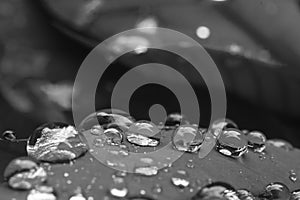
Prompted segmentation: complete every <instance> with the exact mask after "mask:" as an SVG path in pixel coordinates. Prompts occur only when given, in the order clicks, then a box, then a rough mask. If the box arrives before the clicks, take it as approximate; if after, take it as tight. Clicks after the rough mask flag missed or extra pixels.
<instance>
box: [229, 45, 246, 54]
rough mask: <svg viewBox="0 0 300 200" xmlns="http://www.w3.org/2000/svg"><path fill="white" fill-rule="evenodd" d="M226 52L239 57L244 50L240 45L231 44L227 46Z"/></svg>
mask: <svg viewBox="0 0 300 200" xmlns="http://www.w3.org/2000/svg"><path fill="white" fill-rule="evenodd" d="M228 51H229V52H230V53H231V54H232V55H240V54H242V52H243V51H244V48H243V47H242V46H241V45H238V44H231V45H229V46H228Z"/></svg>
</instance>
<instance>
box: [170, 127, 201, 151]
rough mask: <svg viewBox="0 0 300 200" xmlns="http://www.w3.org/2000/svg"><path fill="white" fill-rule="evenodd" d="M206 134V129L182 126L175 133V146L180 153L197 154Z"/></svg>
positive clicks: (173, 139)
mask: <svg viewBox="0 0 300 200" xmlns="http://www.w3.org/2000/svg"><path fill="white" fill-rule="evenodd" d="M204 132H205V129H198V128H197V127H196V126H193V125H183V126H180V127H178V128H177V129H176V130H175V132H174V135H173V138H172V142H173V145H174V147H175V149H177V150H178V151H184V152H190V153H193V152H196V151H198V150H199V149H200V148H201V145H202V142H203V140H204V136H203V134H204Z"/></svg>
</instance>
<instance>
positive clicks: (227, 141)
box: [216, 128, 247, 158]
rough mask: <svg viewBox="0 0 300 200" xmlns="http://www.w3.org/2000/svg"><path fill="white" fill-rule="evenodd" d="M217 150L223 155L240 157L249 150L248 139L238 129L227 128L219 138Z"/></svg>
mask: <svg viewBox="0 0 300 200" xmlns="http://www.w3.org/2000/svg"><path fill="white" fill-rule="evenodd" d="M216 150H217V151H218V152H220V153H221V154H223V155H226V156H230V157H235V158H238V157H240V156H242V155H243V154H244V153H245V152H247V140H246V138H245V136H244V134H243V133H242V132H241V131H239V130H238V129H234V128H230V129H226V130H224V131H222V132H221V134H220V135H219V138H218V139H217V145H216Z"/></svg>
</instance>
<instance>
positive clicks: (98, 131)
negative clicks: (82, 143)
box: [91, 125, 103, 135]
mask: <svg viewBox="0 0 300 200" xmlns="http://www.w3.org/2000/svg"><path fill="white" fill-rule="evenodd" d="M101 133H103V129H102V128H101V126H100V125H95V126H93V127H92V128H91V134H92V135H100V134H101Z"/></svg>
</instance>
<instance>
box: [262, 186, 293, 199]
mask: <svg viewBox="0 0 300 200" xmlns="http://www.w3.org/2000/svg"><path fill="white" fill-rule="evenodd" d="M259 197H260V198H266V199H272V200H273V199H274V200H275V199H276V200H287V199H289V198H290V190H289V188H288V187H287V186H286V185H284V184H283V183H279V182H276V183H270V184H268V185H267V186H266V187H265V192H264V193H263V194H261V195H259Z"/></svg>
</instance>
